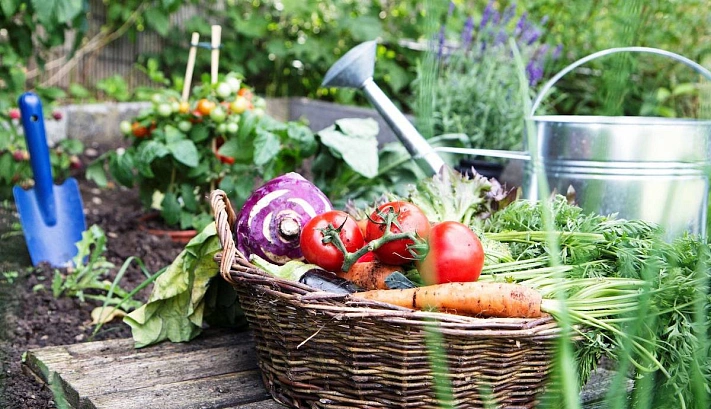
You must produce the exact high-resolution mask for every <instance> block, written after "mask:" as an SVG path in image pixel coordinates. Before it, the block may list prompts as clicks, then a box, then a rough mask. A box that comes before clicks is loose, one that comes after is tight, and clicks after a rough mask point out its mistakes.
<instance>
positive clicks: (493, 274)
mask: <svg viewBox="0 0 711 409" xmlns="http://www.w3.org/2000/svg"><path fill="white" fill-rule="evenodd" d="M550 208H551V209H552V212H553V216H554V227H555V230H556V233H555V234H556V235H557V236H558V237H559V248H558V249H557V250H556V251H558V252H559V254H556V255H557V256H558V257H559V259H560V260H561V265H558V266H555V267H551V266H552V263H551V259H552V256H554V254H552V253H551V252H552V251H553V250H552V249H551V248H549V246H548V245H547V233H548V232H546V231H544V228H543V222H542V220H543V214H542V211H543V210H542V209H543V207H542V204H541V203H540V202H539V203H533V202H529V201H523V200H520V201H515V202H514V203H512V204H511V205H509V206H507V207H506V208H504V209H502V210H501V211H499V212H496V213H494V214H493V215H492V217H491V218H489V219H488V220H487V223H486V237H487V238H488V239H492V240H498V241H501V242H504V243H506V244H508V245H509V247H510V249H511V254H512V257H513V259H514V260H515V261H513V262H507V263H500V264H493V265H488V266H486V267H485V268H484V272H482V279H483V280H503V281H509V282H518V283H521V284H524V285H527V286H530V287H533V288H536V289H537V290H539V291H540V292H541V293H542V294H543V296H544V298H547V300H544V305H543V307H542V309H543V310H545V311H547V312H549V313H550V314H552V315H554V316H556V315H557V314H561V313H563V312H566V313H567V314H568V316H569V317H570V319H571V320H572V322H573V324H575V325H578V327H576V328H577V330H578V331H579V334H578V335H580V341H579V342H578V343H577V351H576V358H577V361H578V362H577V364H578V371H579V378H580V379H581V381H582V382H584V381H585V380H586V379H587V378H588V375H589V374H590V371H592V370H593V369H594V368H595V366H596V364H597V362H598V360H599V358H600V357H601V356H608V357H611V358H613V359H614V360H616V361H617V362H618V363H619V364H620V368H630V369H633V370H634V371H635V372H636V373H637V375H638V381H637V382H638V387H636V390H637V391H638V394H637V395H636V396H635V399H642V398H644V399H651V402H665V401H666V402H674V404H675V405H676V406H674V407H699V408H702V407H708V405H707V403H708V402H709V396H710V394H711V388H710V387H709V385H711V360H710V358H711V356H710V355H709V344H708V339H709V336H711V332H709V322H710V321H711V314H710V313H709V303H710V301H711V297H710V296H709V279H710V278H711V271H710V270H709V266H708V263H707V261H708V255H709V250H710V248H709V245H708V244H707V243H705V242H704V241H702V240H701V239H700V238H699V237H695V236H691V235H685V236H683V237H679V238H677V239H676V240H674V241H672V242H666V241H664V240H663V235H662V234H663V231H662V230H661V229H659V228H658V227H657V226H655V225H654V224H651V223H647V222H644V221H639V220H623V219H617V218H615V217H614V216H602V215H596V214H586V213H584V212H583V211H582V209H580V208H579V207H576V206H573V205H570V204H568V203H567V201H566V199H565V198H564V197H562V196H558V197H555V198H553V199H552V201H551V202H550ZM561 290H562V291H563V292H564V294H565V299H564V300H558V299H554V297H555V294H557V293H558V291H561ZM639 379H645V380H644V381H640V380H639ZM645 382H648V383H649V385H652V386H650V387H649V390H648V391H647V392H644V393H648V394H651V395H649V396H645V397H642V396H641V394H642V393H643V392H640V391H641V390H643V389H644V388H643V387H642V386H643V385H644V384H645Z"/></svg>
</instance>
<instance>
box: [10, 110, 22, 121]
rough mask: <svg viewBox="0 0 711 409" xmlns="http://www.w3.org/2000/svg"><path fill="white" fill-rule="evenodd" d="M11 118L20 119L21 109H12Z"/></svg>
mask: <svg viewBox="0 0 711 409" xmlns="http://www.w3.org/2000/svg"><path fill="white" fill-rule="evenodd" d="M10 119H20V110H19V109H17V108H12V109H10Z"/></svg>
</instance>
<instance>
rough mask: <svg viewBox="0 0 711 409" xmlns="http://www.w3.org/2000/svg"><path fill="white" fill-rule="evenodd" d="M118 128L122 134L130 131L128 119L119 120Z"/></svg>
mask: <svg viewBox="0 0 711 409" xmlns="http://www.w3.org/2000/svg"><path fill="white" fill-rule="evenodd" d="M119 129H120V130H121V133H122V134H124V135H128V134H130V133H131V123H130V122H128V121H121V122H120V123H119Z"/></svg>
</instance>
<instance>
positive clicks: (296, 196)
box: [235, 172, 333, 265]
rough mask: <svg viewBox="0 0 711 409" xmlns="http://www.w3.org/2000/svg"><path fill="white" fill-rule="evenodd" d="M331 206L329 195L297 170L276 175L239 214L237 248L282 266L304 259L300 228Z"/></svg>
mask: <svg viewBox="0 0 711 409" xmlns="http://www.w3.org/2000/svg"><path fill="white" fill-rule="evenodd" d="M332 209H333V206H332V205H331V202H330V201H329V200H328V197H326V195H325V194H324V193H323V192H322V191H321V190H320V189H319V188H318V187H316V186H315V185H314V184H313V183H311V182H309V181H308V180H306V179H305V178H304V177H303V176H301V175H299V174H298V173H294V172H291V173H287V174H285V175H282V176H279V177H276V178H274V179H272V180H270V181H268V182H267V183H265V184H264V185H262V186H261V187H259V188H258V189H257V190H255V191H254V192H253V193H252V195H251V196H250V197H249V198H248V199H247V201H246V202H245V204H244V206H243V207H242V209H241V210H240V212H239V214H238V215H237V222H236V223H235V240H236V242H237V250H239V251H240V252H241V253H242V254H243V255H244V256H245V257H249V256H250V255H252V254H255V255H257V256H259V257H262V258H263V259H266V260H268V261H270V262H272V263H275V264H280V265H281V264H284V263H286V262H288V261H290V260H303V255H302V254H301V248H300V247H299V236H300V233H301V227H302V226H303V225H304V224H306V222H308V221H309V220H311V218H313V217H314V216H316V215H317V214H321V213H324V212H326V211H329V210H332Z"/></svg>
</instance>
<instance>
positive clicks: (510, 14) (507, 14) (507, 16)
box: [501, 3, 516, 26]
mask: <svg viewBox="0 0 711 409" xmlns="http://www.w3.org/2000/svg"><path fill="white" fill-rule="evenodd" d="M515 14H516V3H511V4H510V5H509V6H508V7H506V10H504V15H503V17H502V18H501V25H502V26H505V25H506V24H508V23H509V21H511V19H513V18H514V15H515Z"/></svg>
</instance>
